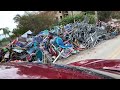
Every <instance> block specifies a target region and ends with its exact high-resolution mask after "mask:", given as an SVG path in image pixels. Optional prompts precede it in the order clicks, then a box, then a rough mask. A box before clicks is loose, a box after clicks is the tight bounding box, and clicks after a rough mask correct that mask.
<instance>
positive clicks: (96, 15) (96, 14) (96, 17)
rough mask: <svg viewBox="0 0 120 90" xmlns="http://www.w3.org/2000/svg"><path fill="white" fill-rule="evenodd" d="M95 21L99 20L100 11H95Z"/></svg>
mask: <svg viewBox="0 0 120 90" xmlns="http://www.w3.org/2000/svg"><path fill="white" fill-rule="evenodd" d="M95 21H96V22H97V21H98V12H97V11H95Z"/></svg>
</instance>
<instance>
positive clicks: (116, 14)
mask: <svg viewBox="0 0 120 90" xmlns="http://www.w3.org/2000/svg"><path fill="white" fill-rule="evenodd" d="M111 17H112V18H116V19H120V11H112V14H111Z"/></svg>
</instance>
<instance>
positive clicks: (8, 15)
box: [0, 11, 24, 34]
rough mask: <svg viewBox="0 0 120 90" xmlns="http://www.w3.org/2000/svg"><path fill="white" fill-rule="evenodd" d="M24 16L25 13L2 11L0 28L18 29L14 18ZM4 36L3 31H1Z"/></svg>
mask: <svg viewBox="0 0 120 90" xmlns="http://www.w3.org/2000/svg"><path fill="white" fill-rule="evenodd" d="M17 14H20V15H23V14H24V11H0V28H4V27H8V28H9V29H10V30H12V29H13V28H15V27H16V23H14V20H13V18H14V17H15V16H16V15H17ZM0 34H2V31H0Z"/></svg>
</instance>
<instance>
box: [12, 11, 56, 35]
mask: <svg viewBox="0 0 120 90" xmlns="http://www.w3.org/2000/svg"><path fill="white" fill-rule="evenodd" d="M13 20H14V21H15V23H17V24H18V25H17V28H16V29H14V30H13V33H14V34H17V35H16V36H18V35H21V34H23V33H25V32H26V31H28V30H31V31H32V32H34V33H38V32H40V31H41V30H44V29H48V28H49V27H50V26H51V25H52V24H54V23H56V20H55V13H54V12H53V11H46V12H42V13H41V12H38V13H28V12H26V13H25V14H24V15H23V16H20V15H16V16H15V17H14V18H13Z"/></svg>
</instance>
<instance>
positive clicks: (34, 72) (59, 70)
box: [0, 59, 120, 79]
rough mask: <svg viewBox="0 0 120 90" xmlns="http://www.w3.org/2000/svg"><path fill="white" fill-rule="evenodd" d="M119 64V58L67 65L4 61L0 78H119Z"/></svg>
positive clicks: (0, 68) (0, 70) (0, 69)
mask: <svg viewBox="0 0 120 90" xmlns="http://www.w3.org/2000/svg"><path fill="white" fill-rule="evenodd" d="M119 65H120V61H119V60H100V59H99V60H85V61H80V62H75V63H71V64H69V65H56V64H54V65H48V64H37V63H36V64H35V63H5V64H0V79H114V78H115V79H120V75H119V74H120V73H119V71H120V68H119ZM104 67H107V68H109V69H110V68H112V69H113V68H114V70H105V69H103V68H104ZM115 69H117V70H115Z"/></svg>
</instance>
